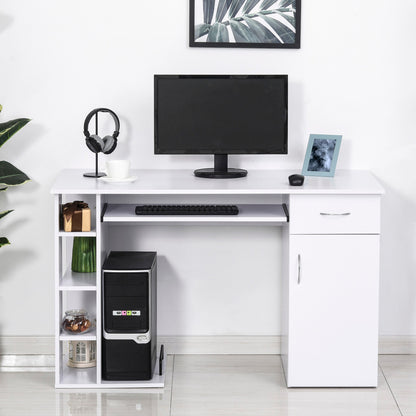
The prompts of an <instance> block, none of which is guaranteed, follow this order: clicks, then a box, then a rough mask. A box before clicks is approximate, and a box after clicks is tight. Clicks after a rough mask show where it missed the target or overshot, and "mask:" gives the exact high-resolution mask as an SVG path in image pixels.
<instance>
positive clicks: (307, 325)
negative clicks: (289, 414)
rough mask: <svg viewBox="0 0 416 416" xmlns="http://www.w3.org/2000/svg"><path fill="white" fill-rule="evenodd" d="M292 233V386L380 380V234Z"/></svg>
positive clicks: (366, 383) (288, 372)
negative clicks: (378, 368) (378, 356)
mask: <svg viewBox="0 0 416 416" xmlns="http://www.w3.org/2000/svg"><path fill="white" fill-rule="evenodd" d="M289 238H290V255H289V306H288V307H289V314H288V315H289V322H288V324H289V325H288V333H289V334H288V335H289V339H288V362H287V368H286V375H287V382H288V386H289V387H295V386H299V387H301V386H309V387H325V386H338V387H342V386H376V385H377V348H378V344H377V340H378V275H379V267H378V264H379V236H378V235H292V236H290V237H289Z"/></svg>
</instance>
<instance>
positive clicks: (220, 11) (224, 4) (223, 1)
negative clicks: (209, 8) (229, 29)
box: [215, 0, 232, 22]
mask: <svg viewBox="0 0 416 416" xmlns="http://www.w3.org/2000/svg"><path fill="white" fill-rule="evenodd" d="M231 3H232V0H219V2H218V7H217V15H216V16H215V21H216V22H222V19H224V16H225V15H226V13H227V12H228V9H229V8H230V5H231Z"/></svg>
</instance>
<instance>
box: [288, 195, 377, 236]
mask: <svg viewBox="0 0 416 416" xmlns="http://www.w3.org/2000/svg"><path fill="white" fill-rule="evenodd" d="M289 214H290V233H291V234H379V233H380V196H379V195H291V196H290V208H289Z"/></svg>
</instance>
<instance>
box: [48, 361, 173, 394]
mask: <svg viewBox="0 0 416 416" xmlns="http://www.w3.org/2000/svg"><path fill="white" fill-rule="evenodd" d="M158 362H159V360H156V366H155V372H154V373H153V378H152V379H151V380H137V381H136V380H126V381H113V380H102V381H101V383H97V382H96V367H92V368H85V369H83V368H71V367H68V366H67V365H66V363H63V366H62V367H61V374H62V377H61V382H60V383H59V384H57V385H56V387H57V388H94V389H97V388H99V389H114V388H116V389H123V388H125V389H131V388H136V389H140V388H150V389H151V388H163V387H165V374H166V366H165V363H163V374H162V375H161V376H160V375H159V372H158V369H159V365H158Z"/></svg>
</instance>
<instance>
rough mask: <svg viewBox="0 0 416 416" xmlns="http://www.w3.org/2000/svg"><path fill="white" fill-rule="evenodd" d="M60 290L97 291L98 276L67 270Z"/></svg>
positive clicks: (60, 284)
mask: <svg viewBox="0 0 416 416" xmlns="http://www.w3.org/2000/svg"><path fill="white" fill-rule="evenodd" d="M59 290H84V291H87V290H90V291H94V290H97V274H96V273H95V272H93V273H76V272H73V271H72V270H70V269H69V270H67V271H66V272H65V274H64V275H63V277H62V279H61V281H60V282H59Z"/></svg>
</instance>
